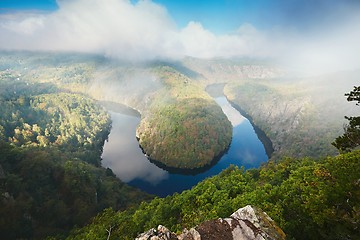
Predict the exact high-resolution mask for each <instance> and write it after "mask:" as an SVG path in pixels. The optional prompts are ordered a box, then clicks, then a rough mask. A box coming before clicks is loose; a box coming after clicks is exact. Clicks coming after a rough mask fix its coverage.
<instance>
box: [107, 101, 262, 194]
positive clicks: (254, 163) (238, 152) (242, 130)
mask: <svg viewBox="0 0 360 240" xmlns="http://www.w3.org/2000/svg"><path fill="white" fill-rule="evenodd" d="M215 101H216V102H217V103H218V104H219V106H220V107H221V108H222V110H223V112H224V113H225V115H226V116H227V117H228V119H229V120H230V121H231V123H232V125H233V135H232V141H231V144H230V146H229V149H228V151H227V152H226V153H225V154H224V155H223V156H222V157H221V158H220V160H219V161H218V162H217V163H216V164H215V165H213V166H212V167H211V168H209V169H207V170H205V171H203V172H201V173H198V174H193V175H183V174H178V173H170V172H168V171H166V170H163V169H162V168H160V167H158V166H156V165H155V164H153V163H151V162H150V161H149V160H148V159H147V157H146V156H145V155H144V154H143V152H142V150H141V149H140V147H139V144H138V141H137V139H136V137H135V131H136V127H137V125H138V124H139V122H140V117H138V116H135V115H128V114H124V113H121V112H115V111H110V113H111V118H112V130H111V132H110V135H109V139H108V141H106V142H105V145H104V149H103V155H102V159H103V160H102V165H103V167H108V168H110V169H112V171H113V172H114V173H115V174H116V176H117V177H118V178H120V179H121V180H122V181H123V182H126V183H128V184H129V185H130V186H134V187H137V188H139V189H141V190H143V191H145V192H148V193H150V194H155V195H157V196H160V197H164V196H167V195H171V194H173V193H175V192H178V193H180V192H181V191H183V190H185V189H190V188H191V187H192V186H194V185H196V184H197V183H198V182H200V181H201V180H203V179H205V178H207V177H210V176H214V175H216V174H218V173H220V172H221V171H222V170H224V169H226V168H228V167H229V166H230V165H231V164H232V165H236V166H239V167H241V166H244V168H245V169H249V168H256V167H259V166H260V165H261V163H263V162H266V161H267V160H268V156H267V155H266V152H265V148H264V146H263V144H262V143H261V141H260V140H259V138H258V136H257V135H256V133H255V130H254V128H253V126H252V125H251V123H250V122H249V120H248V119H246V118H245V117H244V116H242V115H241V114H240V112H239V111H237V110H236V109H235V108H233V107H232V106H231V104H230V103H229V102H228V100H227V99H226V98H225V97H224V96H220V97H216V98H215Z"/></svg>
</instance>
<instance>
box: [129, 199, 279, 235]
mask: <svg viewBox="0 0 360 240" xmlns="http://www.w3.org/2000/svg"><path fill="white" fill-rule="evenodd" d="M215 239H221V240H250V239H256V240H278V239H279V240H280V239H285V233H284V232H283V231H282V230H281V229H280V228H279V227H278V226H277V225H276V224H275V222H274V221H273V220H272V219H271V218H270V217H269V216H268V215H267V214H266V213H265V212H263V211H262V210H260V209H258V208H255V207H252V206H250V205H248V206H246V207H243V208H240V209H239V210H237V211H236V212H234V213H233V214H231V216H230V217H229V218H219V219H216V220H210V221H206V222H204V223H201V224H200V225H198V226H197V227H195V228H191V229H190V230H187V229H184V231H183V232H182V234H180V235H178V236H177V235H176V234H175V233H173V232H171V231H169V230H168V229H167V228H166V227H164V226H161V225H159V226H158V228H157V229H154V228H153V229H150V230H149V231H147V232H145V233H142V234H140V235H139V236H138V237H137V238H136V240H215Z"/></svg>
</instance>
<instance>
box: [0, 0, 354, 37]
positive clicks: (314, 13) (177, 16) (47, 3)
mask: <svg viewBox="0 0 360 240" xmlns="http://www.w3.org/2000/svg"><path fill="white" fill-rule="evenodd" d="M70 1H71V0H70ZM105 1H106V0H104V2H105ZM131 2H137V0H132V1H131ZM153 2H155V3H159V4H161V5H163V6H164V7H165V8H166V9H167V11H168V12H169V14H170V16H171V17H172V19H173V20H174V21H175V22H176V24H177V26H178V27H179V28H182V27H184V26H186V25H187V24H188V22H189V21H196V22H200V23H201V24H202V25H203V26H204V27H205V28H206V29H209V30H211V31H212V32H214V33H229V32H231V31H235V30H236V29H237V28H238V27H239V26H240V25H241V24H243V23H251V24H252V25H254V26H255V27H257V28H259V29H266V28H272V27H278V26H280V27H289V26H290V27H293V28H297V29H308V28H311V26H312V25H314V23H316V22H320V23H321V22H326V21H328V20H329V18H331V17H333V13H334V12H338V11H341V10H342V9H344V8H352V6H354V5H356V6H357V7H358V6H360V1H358V0H181V1H175V0H153ZM56 9H57V3H56V1H55V0H0V11H1V12H8V11H21V10H27V11H29V10H41V11H55V10H56Z"/></svg>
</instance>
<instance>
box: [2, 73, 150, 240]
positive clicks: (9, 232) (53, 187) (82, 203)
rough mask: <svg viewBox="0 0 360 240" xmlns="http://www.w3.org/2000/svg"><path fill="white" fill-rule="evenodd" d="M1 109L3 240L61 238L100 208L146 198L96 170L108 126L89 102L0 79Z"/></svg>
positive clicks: (105, 117) (51, 89)
mask: <svg viewBox="0 0 360 240" xmlns="http://www.w3.org/2000/svg"><path fill="white" fill-rule="evenodd" d="M9 89H14V91H13V92H11V91H9ZM0 105H1V108H0V215H1V216H3V217H2V218H0V232H1V237H2V238H4V239H30V238H34V239H39V238H45V237H47V236H49V235H50V236H51V235H60V236H65V235H66V233H67V232H68V231H69V230H70V229H71V228H73V227H74V226H75V225H77V226H81V225H83V224H85V223H87V222H88V220H89V219H90V218H91V217H93V216H95V215H96V214H97V213H99V212H101V211H102V210H103V209H104V208H109V207H112V208H113V209H116V210H118V209H125V208H127V207H129V206H132V205H133V204H136V203H137V202H140V201H141V200H144V199H148V198H149V196H148V195H147V194H144V193H142V192H140V191H138V190H135V189H133V188H131V187H129V186H127V185H125V184H124V183H122V182H121V181H120V180H119V179H117V178H116V177H115V175H114V174H113V173H112V171H111V170H110V169H103V168H100V160H101V158H100V157H101V153H102V146H103V143H104V141H105V139H106V138H107V136H108V133H109V131H110V127H111V121H110V116H109V114H108V113H107V112H106V111H105V109H103V108H102V107H101V106H99V105H98V104H97V103H96V102H95V101H94V100H92V99H90V98H89V97H86V96H84V95H79V94H71V93H63V92H59V90H58V89H57V88H55V87H54V86H53V85H51V84H50V85H49V84H40V83H39V84H26V82H23V81H21V80H16V79H15V80H14V79H11V78H10V77H9V76H7V77H6V78H5V79H1V80H0Z"/></svg>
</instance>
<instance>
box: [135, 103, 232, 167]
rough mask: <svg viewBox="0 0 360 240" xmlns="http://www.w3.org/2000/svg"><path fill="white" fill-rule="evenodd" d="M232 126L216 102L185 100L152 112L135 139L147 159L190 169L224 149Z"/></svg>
mask: <svg viewBox="0 0 360 240" xmlns="http://www.w3.org/2000/svg"><path fill="white" fill-rule="evenodd" d="M231 129H232V127H231V124H230V123H229V121H228V119H227V118H226V116H225V115H224V114H223V113H222V111H221V109H220V108H219V106H218V105H216V104H215V103H213V102H208V101H206V100H203V99H185V100H182V101H179V102H178V103H176V104H169V105H167V106H164V107H163V108H161V109H159V110H158V111H154V112H152V114H151V116H150V117H149V118H148V119H146V120H145V121H142V122H141V124H140V126H139V127H138V138H139V143H140V145H141V146H142V148H143V149H145V151H146V153H147V154H148V156H149V157H150V158H152V159H155V160H157V161H160V162H161V163H163V164H165V165H166V166H167V167H173V168H182V169H184V168H185V169H193V168H200V167H204V166H206V165H208V164H210V163H211V161H212V160H213V159H214V158H216V157H218V156H219V155H220V154H221V153H223V152H224V150H225V149H226V148H227V147H228V146H229V144H230V141H231Z"/></svg>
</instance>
